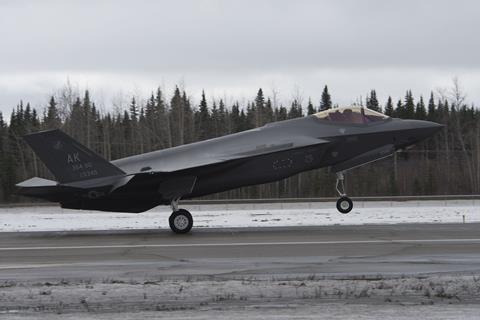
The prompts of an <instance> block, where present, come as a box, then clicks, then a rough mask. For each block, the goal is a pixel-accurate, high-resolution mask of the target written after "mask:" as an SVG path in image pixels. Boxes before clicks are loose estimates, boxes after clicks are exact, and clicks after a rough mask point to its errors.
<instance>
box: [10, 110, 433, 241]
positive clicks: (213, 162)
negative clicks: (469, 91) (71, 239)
mask: <svg viewBox="0 0 480 320" xmlns="http://www.w3.org/2000/svg"><path fill="white" fill-rule="evenodd" d="M441 127H442V125H439V124H437V123H433V122H428V121H419V120H401V119H394V118H390V117H387V116H386V115H384V114H381V113H378V112H375V111H372V110H369V109H366V108H362V107H356V106H353V107H346V108H334V109H329V110H325V111H322V112H319V113H316V114H313V115H310V116H307V117H303V118H297V119H291V120H286V121H279V122H274V123H269V124H267V125H265V126H263V127H261V128H256V129H252V130H248V131H244V132H239V133H235V134H230V135H226V136H223V137H220V138H215V139H210V140H205V141H200V142H196V143H191V144H187V145H182V146H178V147H174V148H169V149H164V150H158V151H153V152H149V153H144V154H140V155H136V156H131V157H127V158H123V159H118V160H115V161H111V162H109V161H107V160H105V159H103V158H102V157H100V156H99V155H97V154H96V153H94V152H93V151H91V150H89V149H87V148H86V147H85V146H83V145H81V144H80V143H78V142H77V141H75V140H74V139H72V138H71V137H69V136H68V135H66V134H65V133H63V132H62V131H60V130H49V131H43V132H37V133H32V134H29V135H26V136H25V137H24V138H25V140H26V141H27V143H28V144H29V145H30V146H31V147H32V148H33V150H34V151H35V153H36V154H37V155H38V156H39V157H40V159H41V160H42V161H43V162H44V163H45V165H46V166H47V168H48V169H49V170H50V171H51V173H52V174H53V175H54V176H55V178H56V180H57V181H51V180H46V179H42V178H38V177H35V178H31V179H29V180H26V181H23V182H21V183H19V184H17V186H18V187H19V190H18V193H19V194H21V195H24V196H30V197H35V198H40V199H45V200H48V201H53V202H59V203H60V204H61V206H62V208H69V209H84V210H102V211H118V212H143V211H146V210H149V209H151V208H153V207H155V206H158V205H171V207H172V211H173V213H172V215H171V216H170V219H169V223H170V227H171V229H172V230H173V231H174V232H176V233H187V232H189V231H190V229H191V228H192V226H193V219H192V215H191V214H190V213H189V212H188V211H187V210H185V209H179V207H178V202H179V200H180V199H189V198H194V197H200V196H204V195H208V194H212V193H216V192H221V191H225V190H229V189H234V188H239V187H242V186H249V185H255V184H261V183H267V182H272V181H276V180H280V179H284V178H286V177H289V176H292V175H295V174H297V173H299V172H303V171H307V170H312V169H317V168H322V167H330V169H331V171H332V172H334V173H336V175H337V183H336V189H337V191H338V193H339V195H340V199H339V200H338V202H337V209H338V210H339V211H340V212H342V213H348V212H350V211H351V210H352V208H353V204H352V201H351V200H350V199H349V198H348V197H347V195H346V192H345V190H344V186H343V179H344V178H343V177H344V172H345V171H346V170H349V169H352V168H355V167H357V166H360V165H363V164H366V163H369V162H372V161H376V160H379V159H382V158H385V157H388V156H390V155H392V154H393V153H394V152H395V151H396V150H398V149H403V148H405V147H407V146H410V145H413V144H415V143H417V142H418V141H420V140H423V139H425V138H427V137H429V136H431V135H432V134H433V133H435V132H436V131H438V130H439V129H440V128H441Z"/></svg>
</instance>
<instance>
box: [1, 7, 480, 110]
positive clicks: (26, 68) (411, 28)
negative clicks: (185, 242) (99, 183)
mask: <svg viewBox="0 0 480 320" xmlns="http://www.w3.org/2000/svg"><path fill="white" fill-rule="evenodd" d="M479 16H480V2H479V1H475V0H471V1H466V0H452V1H442V0H423V1H422V0H414V1H413V0H401V1H385V0H351V1H348V0H334V1H319V0H317V1H307V0H303V1H302V0H295V1H293V0H291V1H281V0H276V1H274V0H272V1H262V0H256V1H246V0H241V1H240V0H238V1H227V0H224V1H214V0H190V1H189V0H175V1H173V0H172V1H146V0H143V1H142V0H135V1H133V0H132V1H118V0H117V1H114V0H112V1H106V0H105V1H102V0H100V1H93V0H92V1H87V0H83V1H49V0H43V1H33V0H32V1H21V0H16V1H14V0H11V1H10V0H0V110H2V111H3V112H5V113H7V114H9V111H10V110H11V109H12V107H13V106H15V105H16V103H17V102H18V101H19V100H20V99H23V100H26V101H30V102H31V103H32V104H33V105H34V106H43V105H45V104H46V102H47V100H48V96H49V95H51V94H52V93H55V92H56V91H57V90H58V89H59V88H61V87H62V86H63V85H64V84H65V83H66V81H67V79H68V80H69V81H70V82H71V83H72V84H73V85H75V86H78V87H79V88H80V89H81V90H83V89H85V88H89V89H90V90H91V91H92V93H93V97H94V99H96V100H97V101H98V102H99V103H100V104H103V105H105V106H106V107H108V106H109V105H111V101H112V99H116V97H118V96H119V95H121V94H122V95H132V94H137V95H138V94H140V95H143V94H148V93H149V92H151V91H152V90H154V89H155V88H156V87H157V86H159V85H160V86H162V87H164V88H165V89H166V90H167V93H168V94H170V92H171V91H172V90H171V89H172V88H173V87H174V85H175V84H176V83H183V84H184V86H185V88H186V89H187V91H188V92H189V94H190V95H191V96H192V97H193V98H195V99H197V100H198V98H199V93H200V91H201V90H202V89H205V90H206V93H207V96H209V97H214V96H215V97H226V98H227V99H229V100H231V99H240V100H241V99H251V98H253V96H254V95H255V93H256V90H257V89H258V88H259V87H262V88H264V90H265V91H266V93H267V94H271V91H272V89H275V90H276V91H277V92H279V99H280V101H288V100H290V98H291V97H292V95H293V94H294V93H295V92H298V93H300V94H301V95H302V96H303V97H304V99H305V101H306V100H307V99H308V97H312V99H313V100H314V101H318V99H319V97H320V94H321V90H322V88H323V86H324V85H325V84H328V86H329V88H330V91H331V93H332V96H333V100H334V102H336V103H339V104H348V103H351V102H354V101H356V100H357V99H358V98H359V97H360V96H363V97H364V96H365V94H366V93H367V92H368V91H369V90H370V89H372V88H375V89H376V90H377V93H378V95H379V96H380V98H381V99H382V102H384V101H383V100H384V99H386V97H387V96H388V95H392V96H393V97H395V98H399V97H402V96H403V95H404V93H405V91H406V90H407V89H412V90H413V93H414V95H416V96H418V95H420V94H423V95H424V96H428V95H429V92H430V91H431V90H434V89H435V88H437V87H442V86H448V85H449V84H450V82H451V79H452V77H453V76H458V77H459V79H460V81H461V83H462V85H463V87H464V88H465V90H466V91H467V93H468V100H469V101H470V102H475V103H476V104H477V105H478V103H479V102H480V40H479V39H480V36H479V31H480V19H479Z"/></svg>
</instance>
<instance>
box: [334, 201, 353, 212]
mask: <svg viewBox="0 0 480 320" xmlns="http://www.w3.org/2000/svg"><path fill="white" fill-rule="evenodd" d="M352 209H353V202H352V200H350V198H349V197H341V198H340V199H338V200H337V210H338V211H340V212H341V213H343V214H345V213H349V212H350V211H352Z"/></svg>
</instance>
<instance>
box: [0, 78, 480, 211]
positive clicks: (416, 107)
mask: <svg viewBox="0 0 480 320" xmlns="http://www.w3.org/2000/svg"><path fill="white" fill-rule="evenodd" d="M274 98H275V97H273V98H272V97H270V96H267V95H266V94H265V93H264V92H263V90H262V89H258V91H257V93H256V95H255V96H254V99H252V100H251V101H247V102H245V103H244V104H240V103H239V102H234V103H232V104H231V105H228V106H227V105H226V103H225V101H224V100H223V99H214V100H212V101H208V100H207V99H206V96H205V93H204V92H202V95H201V98H200V103H198V104H194V103H193V102H192V98H190V97H189V95H188V94H187V92H186V91H185V90H183V89H180V88H179V87H176V88H175V89H174V91H173V94H172V95H171V98H167V96H166V95H165V93H164V92H163V91H162V90H161V89H157V90H156V91H155V92H152V94H151V95H150V96H149V97H147V98H143V99H142V98H139V97H132V98H131V99H130V100H129V102H128V106H126V107H123V108H119V107H118V106H117V108H115V107H112V108H109V111H101V110H100V108H98V107H97V105H96V103H95V102H94V100H93V99H92V97H91V96H90V93H89V91H88V90H87V91H85V92H83V94H81V95H80V94H78V93H77V92H76V91H75V90H72V89H71V88H70V87H68V86H67V87H66V88H64V89H63V90H61V91H60V93H59V94H57V95H54V96H52V97H51V98H50V99H49V101H48V103H47V105H46V106H45V107H44V108H42V109H41V110H37V109H36V108H33V107H32V106H31V105H30V104H29V103H24V102H22V101H21V102H20V103H19V104H18V105H17V106H16V107H15V108H14V109H13V110H12V112H11V114H10V119H9V121H6V120H5V119H4V118H3V115H2V113H0V201H1V202H11V201H22V200H25V199H21V198H19V197H17V196H15V195H14V192H15V184H16V183H18V182H20V181H22V180H25V179H28V178H30V177H33V176H40V177H45V178H50V179H52V178H53V177H52V176H51V174H50V173H49V172H48V170H47V169H46V167H45V166H44V165H43V163H42V162H41V161H39V159H38V158H37V157H36V156H35V155H34V153H33V151H32V150H31V149H30V148H29V147H28V146H27V145H26V144H25V143H24V141H23V139H22V136H23V135H25V134H27V133H29V132H35V131H39V130H46V129H53V128H60V129H62V130H63V131H65V132H66V133H67V134H69V135H71V136H72V137H73V138H75V139H77V140H78V141H80V142H81V143H82V144H84V145H85V146H87V147H88V148H90V149H92V150H94V151H95V152H97V153H98V154H100V155H101V156H102V157H104V158H106V159H107V160H114V159H118V158H123V157H127V156H130V155H134V154H139V153H144V152H148V151H152V150H158V149H165V148H170V147H174V146H178V145H182V144H186V143H192V142H195V141H200V140H205V139H210V138H214V137H218V136H222V135H226V134H230V133H235V132H240V131H244V130H248V129H252V128H256V127H260V126H263V125H265V124H266V123H269V122H273V121H281V120H287V119H292V118H297V117H303V116H308V115H311V114H313V113H316V112H318V111H321V110H325V109H329V108H334V107H337V106H336V105H334V104H333V103H332V97H331V95H330V93H329V90H328V87H327V86H325V87H324V89H323V92H322V95H321V100H320V101H319V102H318V103H314V102H312V100H311V99H309V100H308V102H307V104H306V105H303V104H302V99H301V98H298V97H297V98H293V99H292V100H291V101H290V103H289V104H288V105H282V104H280V105H278V103H277V102H276V101H275V100H276V99H274ZM359 104H361V105H364V106H365V107H367V108H370V109H372V110H377V111H380V112H384V113H385V114H387V115H389V116H392V117H398V118H405V119H419V120H429V121H435V122H438V123H442V124H444V125H445V128H444V129H443V130H442V131H441V132H439V133H438V134H436V135H435V136H434V137H432V138H430V139H429V140H427V141H425V142H423V143H420V144H418V145H416V146H415V147H413V148H412V149H410V150H408V151H404V152H400V153H398V154H396V155H395V156H394V157H391V158H388V159H385V160H382V161H379V162H377V163H374V164H370V165H366V166H363V167H360V168H357V169H354V170H351V171H349V172H348V174H347V180H346V182H347V191H348V194H349V195H352V196H355V195H356V196H366V195H368V196H375V195H387V196H388V195H435V194H478V193H480V111H479V110H478V109H477V108H475V107H474V106H473V105H468V104H467V102H466V99H465V94H464V93H463V92H462V90H461V88H460V87H459V85H458V83H457V82H455V81H454V86H453V88H452V90H448V92H446V91H443V92H442V91H439V92H438V93H437V94H434V93H433V92H432V93H431V94H430V96H429V97H428V98H427V99H424V98H423V97H421V96H420V97H419V98H415V97H414V96H413V94H412V92H411V91H410V90H408V91H407V92H406V94H405V96H404V97H402V98H401V99H398V100H396V101H394V100H393V99H392V98H391V97H388V99H387V101H385V103H383V104H382V103H380V102H379V100H378V99H377V94H376V91H375V90H371V91H370V92H369V94H368V95H367V97H366V98H365V99H361V100H360V101H359ZM334 182H335V176H334V174H332V173H330V172H328V169H327V168H324V169H319V170H314V171H312V172H308V173H302V174H299V175H296V176H294V177H290V178H288V179H284V180H282V181H278V182H274V183H269V184H264V185H259V186H252V187H245V188H241V189H238V190H231V191H228V192H224V193H221V194H216V195H212V196H210V198H212V197H213V198H277V197H325V196H335V195H336V194H335V189H334Z"/></svg>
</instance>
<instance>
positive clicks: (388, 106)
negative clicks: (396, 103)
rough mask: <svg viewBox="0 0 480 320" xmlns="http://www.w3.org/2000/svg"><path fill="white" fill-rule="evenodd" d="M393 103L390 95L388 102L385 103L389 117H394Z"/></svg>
mask: <svg viewBox="0 0 480 320" xmlns="http://www.w3.org/2000/svg"><path fill="white" fill-rule="evenodd" d="M393 113H394V110H393V103H392V97H390V96H389V97H388V100H387V104H386V105H385V114H386V115H387V116H389V117H393Z"/></svg>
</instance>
